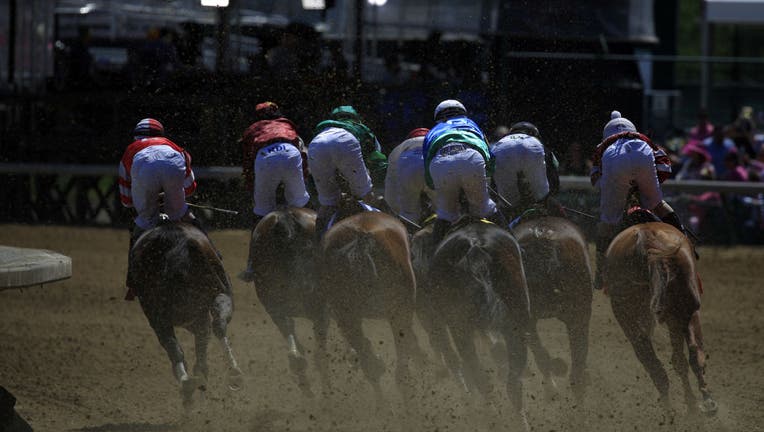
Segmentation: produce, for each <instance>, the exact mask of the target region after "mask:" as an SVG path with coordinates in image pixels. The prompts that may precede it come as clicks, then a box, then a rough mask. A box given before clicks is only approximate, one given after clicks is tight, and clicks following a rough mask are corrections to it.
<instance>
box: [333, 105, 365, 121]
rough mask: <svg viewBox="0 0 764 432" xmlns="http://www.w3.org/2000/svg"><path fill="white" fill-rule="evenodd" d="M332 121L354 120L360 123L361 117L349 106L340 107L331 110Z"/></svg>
mask: <svg viewBox="0 0 764 432" xmlns="http://www.w3.org/2000/svg"><path fill="white" fill-rule="evenodd" d="M330 117H331V118H332V120H355V121H360V120H361V116H359V115H358V111H356V110H355V108H353V107H352V106H350V105H342V106H338V107H337V108H335V109H333V110H332V114H331V116H330Z"/></svg>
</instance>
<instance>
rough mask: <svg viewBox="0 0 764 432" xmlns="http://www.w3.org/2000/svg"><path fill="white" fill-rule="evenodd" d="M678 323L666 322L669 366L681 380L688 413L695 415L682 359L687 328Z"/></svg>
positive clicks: (685, 363) (693, 398) (687, 376)
mask: <svg viewBox="0 0 764 432" xmlns="http://www.w3.org/2000/svg"><path fill="white" fill-rule="evenodd" d="M678 321H679V320H676V319H672V320H669V321H668V327H669V337H670V338H671V366H673V368H674V371H676V373H677V374H678V375H679V378H680V379H681V380H682V389H683V390H684V401H685V403H686V404H687V410H688V412H690V413H695V412H696V411H697V407H696V406H695V403H696V400H695V396H694V395H693V394H692V388H691V387H690V377H689V371H690V368H689V365H688V364H687V359H686V358H685V357H684V341H685V338H686V336H687V331H688V328H687V326H686V325H683V324H682V323H681V322H678Z"/></svg>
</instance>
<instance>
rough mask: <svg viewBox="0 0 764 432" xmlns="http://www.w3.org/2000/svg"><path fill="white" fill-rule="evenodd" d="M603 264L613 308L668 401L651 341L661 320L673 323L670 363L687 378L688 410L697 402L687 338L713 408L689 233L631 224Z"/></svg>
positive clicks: (708, 407) (707, 405)
mask: <svg viewBox="0 0 764 432" xmlns="http://www.w3.org/2000/svg"><path fill="white" fill-rule="evenodd" d="M603 269H604V273H603V278H604V279H603V280H604V282H605V286H606V288H607V290H608V294H609V295H610V302H611V305H612V307H613V314H614V315H615V317H616V319H617V320H618V323H619V324H620V326H621V328H622V329H623V332H624V333H625V334H626V337H627V339H628V340H629V342H631V345H632V346H633V347H634V352H635V353H636V355H637V359H639V361H640V362H641V363H642V366H644V368H645V369H646V370H647V373H648V374H649V375H650V378H651V379H652V381H653V384H655V387H656V388H657V389H658V393H659V394H660V397H661V399H662V400H663V402H664V403H665V404H666V406H667V407H668V406H670V403H669V379H668V376H667V374H666V371H665V370H664V368H663V365H662V364H661V362H660V360H659V359H658V357H657V356H656V354H655V350H654V349H653V344H652V341H651V335H652V330H653V328H654V326H655V322H656V321H657V322H658V323H666V324H667V326H668V330H669V335H670V339H671V347H672V352H673V353H672V356H671V364H672V366H673V367H674V369H675V370H676V372H677V373H678V374H679V376H680V377H681V379H682V385H683V388H684V396H685V401H686V403H687V408H688V410H689V411H691V412H694V411H696V409H697V407H696V399H695V396H694V395H693V393H692V389H691V387H690V380H689V377H688V360H687V358H685V357H684V345H685V344H686V345H687V348H688V352H689V366H690V367H691V368H692V371H693V372H694V374H695V377H696V378H697V380H698V387H699V389H700V393H701V395H702V397H703V402H702V404H701V405H700V408H701V410H702V411H704V412H705V413H707V414H714V413H715V412H716V410H717V404H716V402H715V401H714V400H713V398H712V397H711V392H710V391H709V389H708V385H707V383H706V380H705V377H704V374H705V361H706V354H705V351H704V347H703V334H702V332H701V328H700V292H701V286H700V279H699V278H698V274H697V271H696V269H695V257H694V255H693V249H692V245H691V244H690V242H689V241H688V240H687V237H686V236H685V235H684V234H682V233H681V232H680V231H679V230H677V229H676V228H674V227H673V226H671V225H668V224H665V223H662V222H648V223H642V224H638V225H634V226H631V227H629V228H626V229H625V230H624V231H622V232H621V233H620V234H618V235H617V236H616V237H615V238H614V239H613V241H612V242H611V243H610V247H608V250H607V252H606V257H605V267H604V268H603Z"/></svg>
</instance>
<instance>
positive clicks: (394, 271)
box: [317, 209, 422, 397]
mask: <svg viewBox="0 0 764 432" xmlns="http://www.w3.org/2000/svg"><path fill="white" fill-rule="evenodd" d="M341 212H342V209H341ZM317 261H318V262H317V270H318V275H319V285H320V292H321V295H322V297H323V298H324V299H325V300H326V301H327V302H328V304H329V306H330V307H331V309H332V312H333V316H334V318H335V319H336V321H337V326H338V327H339V329H340V331H341V332H342V333H343V335H344V336H345V338H346V339H347V341H348V343H349V344H350V346H351V347H352V348H353V349H354V350H355V351H356V352H357V353H358V356H359V360H360V366H361V369H362V371H363V373H364V375H365V377H366V379H367V380H368V381H369V382H370V383H371V384H372V385H373V386H374V389H375V391H376V392H377V396H378V397H380V396H381V390H380V386H379V380H380V377H381V376H382V375H383V374H384V372H385V365H384V363H383V362H382V360H380V359H379V358H377V357H376V356H375V355H374V352H373V350H372V344H371V342H370V341H369V339H368V338H366V336H364V334H363V330H362V328H361V321H362V319H363V318H378V317H383V318H384V319H386V320H387V321H388V322H389V323H390V327H391V329H392V333H393V337H394V340H395V349H396V355H397V360H396V371H395V378H396V382H397V384H398V387H399V389H400V390H401V391H402V392H403V393H404V394H406V393H407V391H408V388H407V384H408V383H409V378H410V376H409V374H410V371H409V361H410V360H412V359H419V358H421V356H422V354H421V351H420V349H419V344H418V342H417V339H416V336H415V334H414V330H413V318H414V301H415V294H416V293H415V291H416V282H415V278H414V271H413V269H412V267H411V259H410V257H409V241H408V236H407V233H406V228H405V227H404V226H403V224H402V223H401V222H400V221H399V220H398V219H396V218H395V217H393V216H390V215H388V214H386V213H382V212H378V211H374V212H371V211H364V212H361V213H356V214H353V215H350V216H348V217H346V218H345V219H342V220H340V221H339V222H336V223H335V224H334V225H333V226H331V227H330V228H329V229H328V230H327V232H326V233H325V234H324V236H323V238H322V240H321V243H320V245H319V249H318V256H317Z"/></svg>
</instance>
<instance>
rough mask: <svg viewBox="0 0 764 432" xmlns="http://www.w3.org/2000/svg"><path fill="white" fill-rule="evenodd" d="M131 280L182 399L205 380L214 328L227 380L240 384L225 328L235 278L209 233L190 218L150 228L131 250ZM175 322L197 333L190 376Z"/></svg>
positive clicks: (186, 401) (233, 386) (187, 398)
mask: <svg viewBox="0 0 764 432" xmlns="http://www.w3.org/2000/svg"><path fill="white" fill-rule="evenodd" d="M132 257H133V258H132V259H133V267H132V269H133V271H134V272H135V273H134V278H133V279H132V280H133V283H134V285H135V286H134V287H133V288H135V291H136V294H137V295H138V298H139V300H140V303H141V308H143V312H144V313H145V314H146V318H148V321H149V324H150V325H151V328H153V329H154V332H155V333H156V335H157V338H158V339H159V343H160V344H161V345H162V347H163V348H164V349H165V351H167V355H168V357H169V358H170V362H171V364H172V369H173V373H174V375H175V378H176V379H177V380H178V381H179V382H180V384H181V395H182V396H183V404H184V405H185V406H189V405H190V404H191V403H192V397H193V393H194V390H196V389H197V388H200V389H202V390H203V389H204V383H205V382H206V379H207V373H208V366H207V344H208V342H209V337H210V327H212V331H213V332H214V333H215V336H216V337H217V338H218V339H219V340H220V343H221V345H222V348H223V352H224V353H225V355H226V359H227V361H228V385H229V387H230V388H231V389H238V388H239V386H240V385H241V380H242V372H241V370H240V369H239V367H238V365H237V364H236V360H235V359H234V356H233V352H232V350H231V345H230V343H229V341H228V337H227V336H226V328H227V326H228V323H229V322H230V321H231V317H232V315H233V293H232V290H231V282H230V280H229V279H228V276H227V275H226V273H225V269H224V268H223V264H222V262H221V261H220V258H219V257H218V255H217V253H216V252H215V249H214V248H213V247H212V244H211V243H210V241H209V239H208V238H207V236H206V235H205V234H204V233H202V232H201V231H200V230H199V229H197V228H195V227H194V226H192V225H190V224H186V223H167V224H164V225H160V226H158V227H156V228H154V229H151V230H149V231H147V232H146V233H145V234H143V235H142V236H141V237H140V238H139V239H138V240H137V241H136V243H135V245H134V246H133V249H132ZM174 327H184V328H186V329H187V330H189V331H190V332H191V333H193V334H194V338H195V343H196V350H195V351H196V364H195V365H194V376H193V377H192V376H189V374H188V372H187V367H186V361H185V358H184V355H183V349H182V348H181V346H180V344H179V343H178V340H177V338H176V337H175V329H174Z"/></svg>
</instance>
